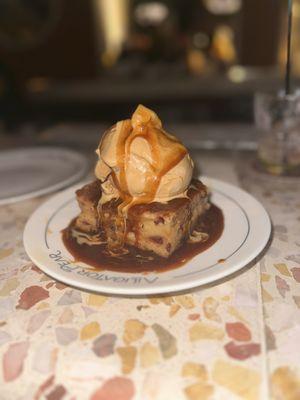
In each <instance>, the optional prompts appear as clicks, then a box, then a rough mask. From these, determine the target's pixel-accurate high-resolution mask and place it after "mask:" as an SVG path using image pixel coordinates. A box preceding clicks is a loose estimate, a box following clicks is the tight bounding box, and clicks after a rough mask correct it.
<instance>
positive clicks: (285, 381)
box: [0, 154, 300, 400]
mask: <svg viewBox="0 0 300 400" xmlns="http://www.w3.org/2000/svg"><path fill="white" fill-rule="evenodd" d="M241 159H242V160H243V162H241V161H240V164H239V167H238V168H237V166H236V164H235V161H233V158H232V157H231V156H228V155H227V156H224V155H214V154H204V155H201V156H199V157H198V158H197V157H196V161H198V163H199V164H200V169H201V170H202V172H203V173H204V174H206V175H210V176H212V177H216V178H218V179H223V180H225V181H227V182H230V183H233V184H235V185H240V186H242V187H244V188H245V189H246V190H248V191H249V192H250V193H252V194H253V195H254V196H256V197H257V198H258V199H259V200H260V201H261V202H262V203H263V204H264V206H265V207H266V209H267V210H268V212H269V213H270V215H271V218H272V222H273V237H272V240H271V244H270V246H269V247H268V249H267V250H266V252H265V253H264V255H263V256H262V257H261V258H259V259H257V260H256V262H254V263H252V264H251V265H250V266H247V267H246V268H244V269H243V270H242V271H240V272H239V273H238V274H235V275H234V276H231V277H229V278H227V279H225V280H223V281H222V282H217V283H215V284H212V285H209V286H205V287H201V288H198V289H196V290H193V291H190V292H188V293H184V294H179V295H176V296H165V297H151V298H150V297H149V298H147V297H145V298H122V297H113V296H104V295H103V296H100V295H95V294H92V293H88V292H85V291H81V290H77V289H74V288H72V287H68V286H65V285H64V284H62V283H59V282H55V281H53V280H52V279H51V278H49V277H48V276H46V275H44V273H42V272H41V271H40V270H39V269H38V268H37V267H36V266H35V265H33V264H32V262H31V261H30V260H29V258H28V256H27V255H26V254H25V251H24V248H23V244H22V234H23V228H24V224H25V223H26V220H27V218H28V217H29V216H30V214H31V213H32V212H33V210H35V209H36V207H38V206H39V204H41V202H43V201H44V200H45V199H46V197H42V198H35V199H32V200H28V201H24V202H21V203H16V204H13V205H8V206H2V207H0V246H1V247H0V357H1V366H0V369H1V372H0V382H1V384H0V399H1V400H31V399H34V400H38V399H47V400H60V399H64V400H75V399H76V400H85V399H88V400H131V399H132V400H181V399H182V400H183V399H185V400H207V399H213V400H227V399H228V400H231V399H233V400H235V399H246V400H256V399H262V400H264V399H271V398H273V399H287V400H299V399H300V310H299V308H300V179H295V178H294V179H288V180H284V179H276V178H272V179H271V178H269V177H266V176H264V175H262V174H259V173H257V172H255V171H254V170H252V167H251V163H249V164H247V160H246V159H244V158H243V157H242V158H241ZM236 171H238V173H237V172H236ZM48 197H49V196H48Z"/></svg>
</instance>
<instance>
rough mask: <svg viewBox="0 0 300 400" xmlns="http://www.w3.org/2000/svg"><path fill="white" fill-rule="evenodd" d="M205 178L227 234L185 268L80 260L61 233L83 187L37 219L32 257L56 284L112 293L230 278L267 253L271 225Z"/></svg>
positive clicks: (31, 226)
mask: <svg viewBox="0 0 300 400" xmlns="http://www.w3.org/2000/svg"><path fill="white" fill-rule="evenodd" d="M200 179H201V180H202V181H203V182H204V183H205V184H206V185H207V186H208V187H209V188H210V190H211V193H212V196H211V200H212V202H213V203H215V204H216V205H217V206H218V207H220V208H221V209H222V211H223V214H224V225H225V226H224V231H223V233H222V236H221V237H220V239H219V240H218V241H217V242H216V243H215V244H214V245H213V246H212V247H210V248H209V249H207V250H206V251H204V252H203V253H200V254H198V255H197V256H195V257H194V258H193V259H191V260H189V261H188V262H187V263H186V264H185V265H183V266H181V267H179V268H176V269H173V270H169V271H166V272H161V273H149V274H147V275H145V274H138V273H122V272H111V271H104V270H101V271H100V270H96V269H94V268H93V267H91V266H89V265H87V264H84V263H81V262H76V261H74V260H73V259H72V256H71V254H70V253H69V252H68V250H67V249H66V248H65V246H64V244H63V241H62V238H61V230H62V229H63V228H65V227H66V226H67V225H68V224H69V222H70V221H71V220H72V219H73V218H74V217H75V216H76V215H78V213H79V208H78V205H77V202H76V199H75V190H76V189H77V188H78V187H71V188H69V189H67V190H65V191H63V192H61V193H59V194H57V195H55V196H54V197H52V198H51V199H50V200H48V201H47V202H46V203H44V204H42V205H41V206H40V207H39V208H38V209H37V210H36V211H35V212H34V213H33V214H32V216H31V217H30V219H29V220H28V222H27V224H26V227H25V231H24V246H25V249H26V251H27V254H28V255H29V257H30V258H31V260H32V261H33V262H34V263H35V264H36V265H37V266H38V267H39V268H40V269H41V270H42V271H44V272H45V273H46V274H48V275H50V276H51V277H53V278H54V279H57V280H59V281H61V282H64V283H66V284H69V285H72V286H75V287H78V288H81V289H87V290H91V291H94V292H99V293H108V294H118V295H150V294H159V293H170V292H177V291H181V290H186V289H190V288H193V287H197V286H200V285H203V284H207V283H209V282H213V281H216V280H218V279H220V278H223V277H225V276H227V275H230V274H232V273H233V272H235V271H237V270H239V269H241V268H243V267H244V266H246V265H247V264H248V263H250V261H252V260H253V259H254V258H255V257H256V256H258V255H259V253H260V252H261V251H262V250H263V249H264V247H265V246H266V244H267V242H268V239H269V237H270V233H271V222H270V219H269V216H268V214H267V212H266V211H265V209H264V208H263V206H262V205H261V204H260V203H259V202H258V201H257V200H256V199H255V198H254V197H252V196H251V195H249V194H248V193H246V192H245V191H243V190H241V189H239V188H237V187H235V186H232V185H230V184H228V183H225V182H222V181H219V180H216V179H212V178H208V177H201V178H200Z"/></svg>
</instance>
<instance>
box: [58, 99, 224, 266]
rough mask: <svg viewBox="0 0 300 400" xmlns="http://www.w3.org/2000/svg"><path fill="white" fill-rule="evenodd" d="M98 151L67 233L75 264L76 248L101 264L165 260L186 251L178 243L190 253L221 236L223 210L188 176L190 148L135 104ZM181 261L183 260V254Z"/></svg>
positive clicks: (201, 185)
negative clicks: (103, 260)
mask: <svg viewBox="0 0 300 400" xmlns="http://www.w3.org/2000/svg"><path fill="white" fill-rule="evenodd" d="M96 153H97V154H98V162H97V164H96V167H95V176H96V179H95V180H94V181H93V182H91V183H89V184H87V185H85V186H84V187H83V188H81V189H79V190H77V192H76V196H77V201H78V204H79V207H80V209H81V213H80V214H79V216H78V217H77V218H76V219H75V220H74V221H73V222H72V224H71V225H70V226H69V228H67V230H65V232H64V241H65V244H66V245H68V243H69V244H70V243H71V242H72V246H73V247H72V248H73V250H74V248H75V247H76V249H77V250H76V257H77V259H78V254H79V255H80V251H79V250H80V247H78V246H79V245H81V246H82V247H81V250H82V251H83V250H84V252H85V254H86V257H88V253H89V252H90V253H89V254H92V253H93V260H95V258H97V254H99V258H101V257H102V258H103V257H104V258H106V262H108V261H109V260H111V259H112V258H114V260H116V259H118V258H120V257H122V260H124V257H125V258H126V255H128V254H129V255H131V263H132V262H133V261H137V260H138V261H139V263H140V260H141V259H143V260H146V261H147V260H153V259H154V258H153V257H154V256H155V257H157V256H159V257H160V258H161V261H162V260H166V259H170V258H172V255H173V254H175V253H176V254H177V253H178V251H179V249H181V250H180V251H181V253H182V254H183V253H184V251H183V250H182V247H183V245H185V246H192V247H193V246H194V247H193V251H192V252H193V254H194V253H195V252H196V247H195V245H196V244H197V246H198V248H199V249H200V247H199V244H200V243H207V244H208V243H210V244H209V245H211V244H212V243H213V242H214V241H216V240H217V239H218V237H219V236H220V234H221V231H222V229H223V219H222V218H223V217H222V212H221V211H220V210H219V209H218V210H219V211H218V210H217V208H216V207H215V206H213V205H211V204H210V203H209V195H208V190H207V188H206V186H205V185H203V183H202V182H200V181H199V180H197V179H193V178H192V175H193V168H194V164H193V161H192V159H191V158H190V156H189V153H188V151H187V149H186V148H185V147H184V145H183V144H182V143H181V142H180V141H179V140H178V139H177V138H176V137H174V136H173V135H171V134H169V133H167V132H166V131H165V130H164V129H163V127H162V123H161V121H160V119H159V118H158V116H157V115H156V114H155V113H154V112H153V111H151V110H149V109H148V108H146V107H144V106H142V105H139V106H138V107H137V109H136V110H135V112H134V113H133V115H132V117H131V119H126V120H123V121H119V122H117V123H116V124H115V125H114V126H112V127H111V128H110V129H109V130H108V131H106V132H105V133H104V135H103V137H102V139H101V141H100V144H99V147H98V149H97V150H96ZM209 213H210V214H209ZM212 216H214V218H212ZM216 216H217V219H218V221H215V222H218V223H219V225H218V228H217V226H216V224H215V223H214V219H216ZM208 221H210V223H208ZM219 228H220V229H219ZM216 232H218V233H216ZM68 240H69V242H68ZM74 246H75V247H74ZM97 246H98V247H97ZM204 247H206V245H205V246H202V250H203V249H204ZM89 248H90V250H89ZM91 248H93V249H92V250H91ZM74 251H75V250H74ZM97 251H98V253H97ZM199 251H200V250H199ZM143 252H144V253H143ZM178 254H179V253H178ZM107 257H110V258H107ZM128 257H129V256H128ZM128 257H127V258H128ZM182 257H183V256H182ZM184 257H185V258H184ZM184 257H183V258H182V263H183V262H184V261H185V259H186V258H187V253H186V252H185V255H184ZM79 258H80V257H79ZM146 261H145V262H146ZM112 264H116V261H112Z"/></svg>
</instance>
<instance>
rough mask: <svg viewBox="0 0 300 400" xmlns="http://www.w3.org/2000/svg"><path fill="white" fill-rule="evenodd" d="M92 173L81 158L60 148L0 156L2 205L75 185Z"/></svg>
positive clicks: (32, 148) (0, 201)
mask: <svg viewBox="0 0 300 400" xmlns="http://www.w3.org/2000/svg"><path fill="white" fill-rule="evenodd" d="M87 171H88V162H87V160H86V158H85V157H83V156H82V155H81V154H79V153H77V152H75V151H73V150H68V149H63V148H59V147H25V148H19V149H13V150H5V151H1V152H0V182H1V188H0V205H3V204H8V203H13V202H16V201H20V200H25V199H29V198H32V197H35V196H40V195H42V194H46V193H50V192H53V191H55V190H58V189H61V188H64V187H66V186H68V185H71V184H74V183H75V182H77V181H78V180H79V179H81V178H82V177H83V176H84V175H85V174H86V173H87Z"/></svg>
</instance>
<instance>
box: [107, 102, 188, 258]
mask: <svg viewBox="0 0 300 400" xmlns="http://www.w3.org/2000/svg"><path fill="white" fill-rule="evenodd" d="M116 129H119V130H120V132H119V137H118V142H117V146H116V158H117V160H116V162H117V169H118V171H119V180H118V177H117V176H116V174H115V172H114V171H112V172H111V175H112V179H113V182H114V184H115V186H116V188H117V189H118V191H119V193H120V198H121V200H122V202H121V203H120V205H119V206H118V216H117V217H116V225H117V226H118V228H119V229H118V233H117V235H116V238H115V237H111V238H110V239H109V241H108V245H109V248H110V249H111V250H112V251H114V252H117V251H118V249H121V248H122V247H123V245H124V241H125V237H126V213H127V212H128V209H129V208H130V207H132V206H134V205H137V204H149V203H151V202H152V201H153V199H154V198H155V195H156V192H157V190H158V188H159V185H160V182H161V180H162V178H163V176H164V175H165V174H166V173H168V171H170V170H171V169H172V168H173V167H175V166H176V165H177V164H178V163H179V162H180V161H181V160H182V159H183V158H184V157H185V155H186V154H187V150H186V148H185V147H184V146H183V145H182V144H181V143H180V142H179V141H178V140H177V139H176V138H174V137H172V136H170V135H168V134H166V133H165V132H164V131H163V130H162V129H161V121H160V120H159V119H158V117H157V116H156V115H155V114H154V113H153V115H152V114H151V113H150V112H149V110H146V109H145V108H143V107H139V108H138V111H136V112H135V113H134V115H133V117H132V119H131V120H129V119H128V120H124V121H121V122H119V123H118V124H117V126H116ZM138 137H141V138H143V139H145V140H146V141H147V143H148V145H149V148H150V152H151V160H152V162H151V164H150V168H149V171H147V173H146V179H145V186H144V194H143V195H142V196H140V197H138V198H133V197H132V196H131V194H130V192H129V190H128V183H127V178H126V170H127V167H128V162H129V158H130V149H131V145H132V143H133V141H134V140H135V139H136V138H138ZM162 147H163V148H165V149H169V151H165V153H166V154H163V153H162V152H161V148H162ZM100 210H101V208H100ZM101 219H102V218H101V215H100V220H101ZM136 243H137V244H138V237H137V239H136Z"/></svg>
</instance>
